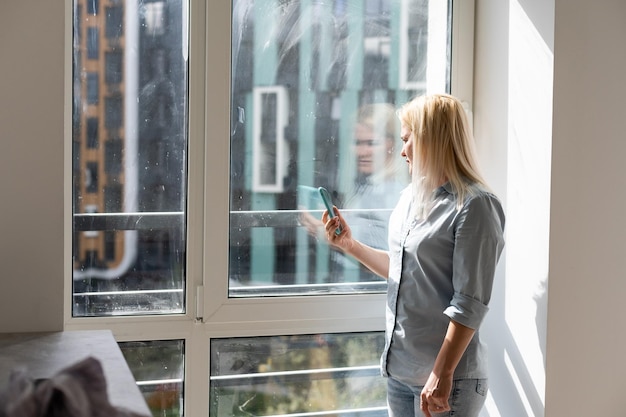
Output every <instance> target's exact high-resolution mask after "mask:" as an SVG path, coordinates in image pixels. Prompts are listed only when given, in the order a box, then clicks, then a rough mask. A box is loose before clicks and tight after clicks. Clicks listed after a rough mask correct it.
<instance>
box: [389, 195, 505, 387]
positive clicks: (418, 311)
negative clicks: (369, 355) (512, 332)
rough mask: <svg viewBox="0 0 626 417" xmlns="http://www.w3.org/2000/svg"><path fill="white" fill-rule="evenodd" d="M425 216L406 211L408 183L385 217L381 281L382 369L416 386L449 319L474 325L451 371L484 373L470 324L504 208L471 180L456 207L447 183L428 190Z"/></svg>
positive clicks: (497, 246)
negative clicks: (385, 273)
mask: <svg viewBox="0 0 626 417" xmlns="http://www.w3.org/2000/svg"><path fill="white" fill-rule="evenodd" d="M435 195H436V197H435V203H434V206H433V208H432V210H431V211H430V213H429V215H428V216H427V218H426V219H422V220H419V221H417V220H415V219H414V218H413V216H412V214H411V208H410V207H411V200H412V193H411V188H410V187H408V188H407V189H406V190H405V191H404V192H403V193H402V196H401V198H400V201H399V202H398V205H397V206H396V208H395V210H394V212H393V213H392V215H391V219H390V223H389V259H390V266H389V280H388V290H387V318H386V323H387V325H386V346H385V350H384V352H383V355H382V358H381V362H382V371H383V374H384V375H391V376H393V377H395V378H397V379H399V380H400V381H403V382H405V383H407V384H409V385H423V384H424V383H425V382H426V379H427V378H428V376H429V374H430V372H431V370H432V367H433V364H434V360H435V358H436V356H437V354H438V352H439V349H440V347H441V344H442V342H443V339H444V336H445V333H446V330H447V327H448V324H449V322H450V319H453V320H455V321H457V322H459V323H461V324H463V325H465V326H467V327H470V328H473V329H476V330H477V332H476V334H475V336H474V338H473V339H472V341H471V342H470V345H469V346H468V348H467V350H466V352H465V354H464V356H463V358H462V359H461V362H460V363H459V365H458V366H457V368H456V372H455V378H486V376H487V366H486V352H485V347H484V345H483V344H482V343H481V341H480V333H479V331H478V328H479V327H480V324H481V322H482V320H483V318H484V317H485V315H486V314H487V311H488V304H489V300H490V297H491V289H492V284H493V278H494V275H495V269H496V265H497V263H498V259H499V257H500V254H501V252H502V249H503V247H504V237H503V235H504V212H503V210H502V206H501V204H500V202H499V201H498V199H497V198H496V197H495V196H494V195H493V194H491V193H489V192H487V191H484V190H482V189H480V188H478V187H473V189H472V193H471V194H470V195H469V196H468V197H467V198H466V199H465V201H464V202H463V205H462V208H461V209H459V208H458V207H457V195H456V193H455V192H454V190H452V189H451V186H450V184H446V185H444V186H442V187H440V188H439V189H438V190H437V191H436V194H435Z"/></svg>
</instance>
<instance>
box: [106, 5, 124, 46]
mask: <svg viewBox="0 0 626 417" xmlns="http://www.w3.org/2000/svg"><path fill="white" fill-rule="evenodd" d="M123 31H124V8H123V7H122V6H108V7H107V8H106V26H105V36H106V37H107V39H109V40H114V39H119V38H121V37H122V33H123Z"/></svg>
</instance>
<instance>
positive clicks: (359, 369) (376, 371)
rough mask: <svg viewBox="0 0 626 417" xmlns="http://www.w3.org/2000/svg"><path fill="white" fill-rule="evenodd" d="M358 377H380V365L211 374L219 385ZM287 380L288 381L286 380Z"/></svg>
mask: <svg viewBox="0 0 626 417" xmlns="http://www.w3.org/2000/svg"><path fill="white" fill-rule="evenodd" d="M356 373H360V374H359V375H356V377H359V378H362V377H372V376H375V377H378V376H380V365H364V366H346V367H341V368H322V369H301V370H296V371H275V372H259V373H246V374H231V375H211V376H210V377H209V381H211V382H212V383H213V382H215V383H216V385H218V386H228V385H233V383H234V382H237V381H246V380H247V381H253V380H254V381H255V383H257V384H259V383H261V382H260V381H263V380H269V379H272V378H279V377H280V378H285V379H286V380H288V381H292V380H293V381H299V380H301V379H302V378H303V377H306V378H307V379H308V380H311V379H325V377H326V376H327V375H348V374H356ZM285 382H286V381H285Z"/></svg>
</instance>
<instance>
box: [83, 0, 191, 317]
mask: <svg viewBox="0 0 626 417" xmlns="http://www.w3.org/2000/svg"><path fill="white" fill-rule="evenodd" d="M184 3H185V2H184V0H157V1H141V0H127V1H122V0H99V1H93V0H75V1H74V10H73V16H74V19H73V23H74V25H73V60H72V64H73V66H72V68H73V72H72V75H73V89H72V93H73V96H72V98H73V103H72V104H73V106H72V115H73V117H72V145H73V149H72V160H73V166H72V168H73V169H72V195H73V251H72V255H73V259H72V264H73V305H72V307H73V308H72V312H73V315H74V316H108V315H134V314H159V313H184V311H185V304H184V300H185V294H184V293H185V205H186V198H187V195H186V187H187V172H186V164H187V163H186V150H187V102H188V101H187V51H186V45H187V44H188V42H187V33H186V26H187V25H186V21H187V17H186V14H185V13H186V12H185V10H186V5H185V4H184Z"/></svg>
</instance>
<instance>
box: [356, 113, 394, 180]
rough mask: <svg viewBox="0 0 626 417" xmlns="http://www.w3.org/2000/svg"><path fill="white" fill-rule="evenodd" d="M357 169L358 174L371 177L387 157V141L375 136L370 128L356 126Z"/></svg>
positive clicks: (360, 125)
mask: <svg viewBox="0 0 626 417" xmlns="http://www.w3.org/2000/svg"><path fill="white" fill-rule="evenodd" d="M354 139H355V143H354V146H355V154H356V162H357V168H358V170H359V173H360V174H365V175H371V174H373V173H374V172H376V170H377V169H378V168H381V167H382V165H383V163H384V160H385V156H386V155H387V148H388V147H389V146H388V144H387V142H388V141H387V140H386V139H385V138H380V137H377V136H376V133H375V132H374V131H373V129H372V128H371V127H368V126H365V125H362V124H358V125H357V126H356V128H355V133H354Z"/></svg>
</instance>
